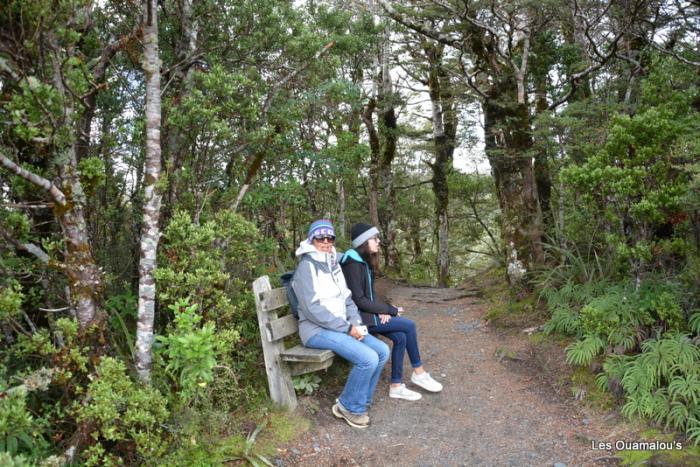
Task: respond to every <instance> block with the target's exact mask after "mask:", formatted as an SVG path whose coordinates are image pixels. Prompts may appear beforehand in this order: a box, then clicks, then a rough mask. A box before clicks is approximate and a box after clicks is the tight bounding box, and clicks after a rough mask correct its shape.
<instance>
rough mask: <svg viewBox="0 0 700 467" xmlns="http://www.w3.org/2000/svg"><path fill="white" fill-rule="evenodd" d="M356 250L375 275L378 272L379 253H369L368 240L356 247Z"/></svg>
mask: <svg viewBox="0 0 700 467" xmlns="http://www.w3.org/2000/svg"><path fill="white" fill-rule="evenodd" d="M356 250H357V252H358V253H359V254H360V257H361V258H362V259H364V260H365V262H366V263H367V264H369V267H370V269H372V272H373V273H374V274H375V275H376V274H377V273H378V272H379V253H371V252H370V251H369V240H367V241H366V242H365V243H363V244H362V245H360V246H359V247H357V248H356Z"/></svg>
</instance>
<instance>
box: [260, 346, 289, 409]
mask: <svg viewBox="0 0 700 467" xmlns="http://www.w3.org/2000/svg"><path fill="white" fill-rule="evenodd" d="M265 360H267V357H266V358H265ZM265 367H266V368H265V369H266V370H267V384H268V386H269V388H270V398H272V400H273V402H275V403H276V404H278V405H280V406H282V407H284V408H286V409H287V410H289V411H292V410H294V409H295V408H296V407H297V395H296V393H295V392H294V383H293V382H292V375H291V374H290V373H289V368H288V367H287V365H286V364H285V363H283V362H281V361H279V354H278V355H277V361H275V362H272V364H271V365H270V364H268V363H267V361H266V362H265Z"/></svg>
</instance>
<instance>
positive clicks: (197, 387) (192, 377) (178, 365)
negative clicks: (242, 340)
mask: <svg viewBox="0 0 700 467" xmlns="http://www.w3.org/2000/svg"><path fill="white" fill-rule="evenodd" d="M169 308H170V310H171V311H172V312H173V313H174V315H175V319H174V321H173V325H172V331H171V332H170V333H169V334H168V335H166V336H158V337H156V340H157V341H158V342H159V343H160V344H161V345H162V347H161V346H158V347H157V348H158V351H159V352H160V353H161V354H162V355H163V356H165V357H166V362H167V365H166V367H165V371H166V372H167V373H168V374H169V375H170V376H171V377H172V378H173V379H174V380H175V381H176V382H177V393H178V394H179V397H180V399H181V400H182V401H185V402H186V401H189V400H191V399H192V398H194V397H196V396H197V395H198V394H199V393H201V392H202V389H203V388H205V387H206V385H207V384H208V383H209V382H211V381H212V380H213V379H214V374H213V369H214V365H216V336H215V335H214V323H211V322H208V323H205V324H204V325H203V326H201V327H200V326H199V322H200V321H201V320H202V317H201V316H199V315H197V314H196V310H197V304H192V305H190V304H189V303H188V301H187V300H186V299H183V300H179V301H177V302H176V303H174V304H173V305H170V306H169Z"/></svg>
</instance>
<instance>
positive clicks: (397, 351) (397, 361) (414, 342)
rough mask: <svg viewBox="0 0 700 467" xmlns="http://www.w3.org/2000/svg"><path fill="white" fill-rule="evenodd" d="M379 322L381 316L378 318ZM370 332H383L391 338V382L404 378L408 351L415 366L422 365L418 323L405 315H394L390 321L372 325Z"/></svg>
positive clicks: (383, 334)
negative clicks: (404, 364)
mask: <svg viewBox="0 0 700 467" xmlns="http://www.w3.org/2000/svg"><path fill="white" fill-rule="evenodd" d="M377 322H379V318H377ZM369 332H371V333H375V334H381V335H382V336H386V337H388V338H389V339H391V342H393V344H394V345H393V346H392V348H391V383H392V384H397V383H400V382H401V381H402V379H403V356H404V353H406V351H408V359H409V360H410V362H411V366H412V367H413V368H418V367H419V366H421V365H422V363H421V361H420V352H419V350H418V333H417V331H416V323H415V322H414V321H412V320H410V319H408V318H404V317H403V316H392V317H391V319H390V320H389V322H388V323H386V324H381V323H379V324H378V325H376V326H370V327H369Z"/></svg>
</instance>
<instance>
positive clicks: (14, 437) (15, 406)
mask: <svg viewBox="0 0 700 467" xmlns="http://www.w3.org/2000/svg"><path fill="white" fill-rule="evenodd" d="M4 390H5V389H4V388H2V387H0V392H3V391H4ZM26 397H27V391H26V390H25V389H24V388H22V389H16V390H13V391H10V392H8V393H7V394H3V397H1V398H0V452H7V453H8V454H11V455H13V454H16V453H18V452H27V451H28V450H31V448H32V446H33V445H34V443H33V439H32V438H33V428H34V423H33V420H32V415H31V413H29V411H28V410H27V406H26Z"/></svg>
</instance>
